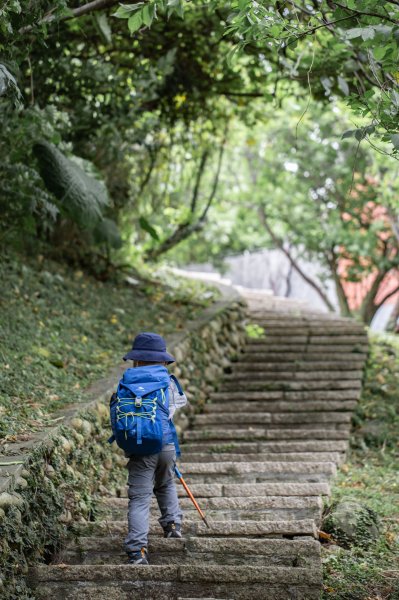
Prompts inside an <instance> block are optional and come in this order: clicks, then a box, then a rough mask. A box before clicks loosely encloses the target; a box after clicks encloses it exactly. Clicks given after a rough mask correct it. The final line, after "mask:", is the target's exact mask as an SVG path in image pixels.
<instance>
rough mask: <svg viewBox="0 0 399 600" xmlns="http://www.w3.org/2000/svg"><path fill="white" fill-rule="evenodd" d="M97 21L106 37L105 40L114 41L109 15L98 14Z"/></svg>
mask: <svg viewBox="0 0 399 600" xmlns="http://www.w3.org/2000/svg"><path fill="white" fill-rule="evenodd" d="M96 22H97V25H98V28H99V30H100V31H101V33H102V35H103V37H104V40H105V41H106V42H107V43H108V44H110V43H111V42H112V32H111V27H110V26H109V23H108V19H107V15H106V14H105V13H102V14H99V15H96Z"/></svg>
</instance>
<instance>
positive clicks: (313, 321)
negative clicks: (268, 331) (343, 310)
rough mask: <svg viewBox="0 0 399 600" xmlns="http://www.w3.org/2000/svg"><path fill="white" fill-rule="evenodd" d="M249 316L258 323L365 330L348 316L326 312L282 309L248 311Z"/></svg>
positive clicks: (363, 326)
mask: <svg viewBox="0 0 399 600" xmlns="http://www.w3.org/2000/svg"><path fill="white" fill-rule="evenodd" d="M249 318H250V319H252V322H256V323H258V324H263V325H266V326H267V325H269V326H270V327H271V326H272V325H277V326H282V327H284V326H286V327H290V326H297V324H300V325H307V326H309V327H313V328H315V329H318V328H319V327H323V326H324V327H329V328H331V329H334V330H336V329H337V328H338V327H340V328H344V329H345V328H352V329H355V328H357V329H358V330H359V332H363V331H364V330H365V325H364V324H362V323H355V322H354V321H353V320H352V319H350V318H347V319H346V318H342V317H340V318H337V317H336V316H335V315H334V316H332V317H331V316H330V315H328V314H327V313H318V314H317V313H312V312H307V313H306V314H305V313H302V314H294V313H292V312H284V311H276V310H273V311H271V310H270V311H267V312H262V311H258V310H256V311H253V310H251V311H250V315H249Z"/></svg>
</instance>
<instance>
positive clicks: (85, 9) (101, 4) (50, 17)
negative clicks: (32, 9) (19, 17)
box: [18, 0, 119, 34]
mask: <svg viewBox="0 0 399 600" xmlns="http://www.w3.org/2000/svg"><path fill="white" fill-rule="evenodd" d="M115 4H119V0H92V2H88V3H87V4H83V6H78V7H76V8H72V9H71V10H70V12H69V13H67V14H65V15H62V16H61V17H58V18H57V17H56V16H55V15H54V14H53V12H54V10H55V9H54V8H52V9H51V10H49V12H48V13H47V14H46V15H44V17H43V18H42V19H40V21H38V23H36V25H46V24H47V23H52V22H53V21H68V20H70V19H75V18H76V17H82V16H83V15H87V14H89V13H91V12H96V11H98V10H104V9H106V8H111V6H115ZM33 29H34V25H28V26H27V27H21V29H19V30H18V33H20V34H24V33H29V31H32V30H33Z"/></svg>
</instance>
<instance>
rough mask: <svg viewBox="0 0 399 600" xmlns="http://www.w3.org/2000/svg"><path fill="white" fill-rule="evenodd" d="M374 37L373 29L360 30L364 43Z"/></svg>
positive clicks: (364, 28)
mask: <svg viewBox="0 0 399 600" xmlns="http://www.w3.org/2000/svg"><path fill="white" fill-rule="evenodd" d="M374 36H375V29H374V27H363V28H362V39H363V40H364V41H366V40H372V39H373V38H374Z"/></svg>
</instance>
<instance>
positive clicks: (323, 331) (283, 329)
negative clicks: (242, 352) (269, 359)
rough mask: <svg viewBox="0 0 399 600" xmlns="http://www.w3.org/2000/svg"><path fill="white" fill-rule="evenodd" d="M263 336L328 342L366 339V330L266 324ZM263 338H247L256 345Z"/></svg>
mask: <svg viewBox="0 0 399 600" xmlns="http://www.w3.org/2000/svg"><path fill="white" fill-rule="evenodd" d="M264 330H265V332H264V336H265V338H266V339H269V337H293V336H299V337H306V338H308V337H310V338H313V339H318V338H319V337H321V338H326V340H330V339H331V338H341V337H358V338H361V339H362V340H363V339H367V332H366V330H361V329H360V330H359V328H358V326H357V325H355V326H349V327H338V330H337V329H336V328H335V327H332V326H331V325H320V326H318V327H314V326H313V325H312V324H297V325H291V324H289V323H279V324H274V325H271V324H270V323H268V324H267V325H266V326H264ZM265 338H263V337H260V338H252V337H250V336H248V338H247V339H248V341H249V342H251V343H252V342H253V343H256V342H257V340H258V339H260V340H262V339H265Z"/></svg>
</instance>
